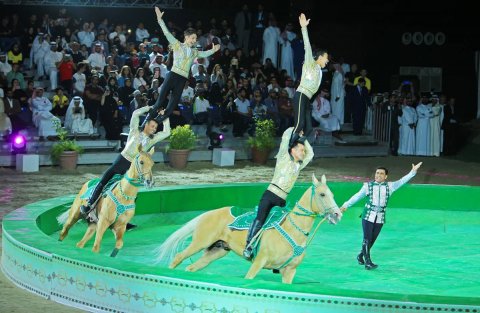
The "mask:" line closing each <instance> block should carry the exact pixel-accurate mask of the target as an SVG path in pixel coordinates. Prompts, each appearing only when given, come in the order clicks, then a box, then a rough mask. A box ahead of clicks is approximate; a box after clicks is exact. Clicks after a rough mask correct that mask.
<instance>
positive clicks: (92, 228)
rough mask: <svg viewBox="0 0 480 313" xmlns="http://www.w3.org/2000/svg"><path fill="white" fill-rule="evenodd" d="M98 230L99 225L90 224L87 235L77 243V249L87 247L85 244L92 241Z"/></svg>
mask: <svg viewBox="0 0 480 313" xmlns="http://www.w3.org/2000/svg"><path fill="white" fill-rule="evenodd" d="M96 228H97V224H95V223H90V224H88V228H87V230H86V231H85V235H83V238H82V240H80V241H79V242H77V247H78V248H83V247H85V244H86V243H87V242H88V241H89V240H90V238H92V236H93V234H94V233H95V229H96Z"/></svg>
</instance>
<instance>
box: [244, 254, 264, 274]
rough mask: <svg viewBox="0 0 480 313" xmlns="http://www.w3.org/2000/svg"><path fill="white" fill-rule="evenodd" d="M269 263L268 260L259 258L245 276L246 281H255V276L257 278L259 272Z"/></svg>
mask: <svg viewBox="0 0 480 313" xmlns="http://www.w3.org/2000/svg"><path fill="white" fill-rule="evenodd" d="M266 263H267V258H266V257H263V258H262V257H261V256H257V257H256V258H255V260H254V261H253V263H252V266H250V269H249V270H248V272H247V275H245V279H254V278H255V276H257V274H258V272H260V270H261V269H262V268H263V266H265V264H266Z"/></svg>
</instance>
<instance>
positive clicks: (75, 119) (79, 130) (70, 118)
mask: <svg viewBox="0 0 480 313" xmlns="http://www.w3.org/2000/svg"><path fill="white" fill-rule="evenodd" d="M65 128H66V129H67V130H68V131H69V132H71V133H72V134H87V135H92V134H93V132H94V130H93V125H92V120H91V119H89V118H85V107H84V106H83V100H82V98H81V97H79V96H75V97H73V98H72V100H71V101H70V104H69V105H68V109H67V113H66V114H65Z"/></svg>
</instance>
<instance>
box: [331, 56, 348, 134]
mask: <svg viewBox="0 0 480 313" xmlns="http://www.w3.org/2000/svg"><path fill="white" fill-rule="evenodd" d="M333 68H334V69H335V72H334V73H333V78H332V87H331V89H330V94H331V97H330V100H332V102H331V105H332V114H333V115H335V116H336V117H337V118H338V120H339V121H340V125H343V123H344V117H345V79H344V76H343V69H342V66H341V65H340V64H338V63H335V64H333Z"/></svg>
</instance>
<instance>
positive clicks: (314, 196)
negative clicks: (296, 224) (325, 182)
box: [292, 184, 338, 218]
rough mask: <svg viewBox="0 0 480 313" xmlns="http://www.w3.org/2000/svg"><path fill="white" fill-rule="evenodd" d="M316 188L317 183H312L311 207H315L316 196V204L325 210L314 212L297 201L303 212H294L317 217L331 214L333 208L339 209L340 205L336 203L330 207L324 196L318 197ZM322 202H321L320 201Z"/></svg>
mask: <svg viewBox="0 0 480 313" xmlns="http://www.w3.org/2000/svg"><path fill="white" fill-rule="evenodd" d="M315 188H316V185H315V184H312V187H311V189H312V194H311V196H310V208H312V207H313V199H314V198H315V204H316V205H317V207H318V208H319V209H320V207H324V208H325V210H324V212H323V214H320V213H319V212H314V211H313V210H311V209H310V210H309V209H307V208H304V207H303V206H301V205H300V204H299V203H298V202H297V207H298V208H299V209H300V211H302V212H303V213H300V212H295V211H293V212H292V213H293V214H295V215H300V216H309V217H313V218H316V217H325V215H327V214H330V213H331V212H332V211H333V210H335V209H338V206H337V205H335V206H333V207H329V206H328V205H327V204H326V203H325V201H324V200H323V199H322V197H317V196H316V194H315ZM318 202H320V203H318ZM320 204H322V206H320Z"/></svg>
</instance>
